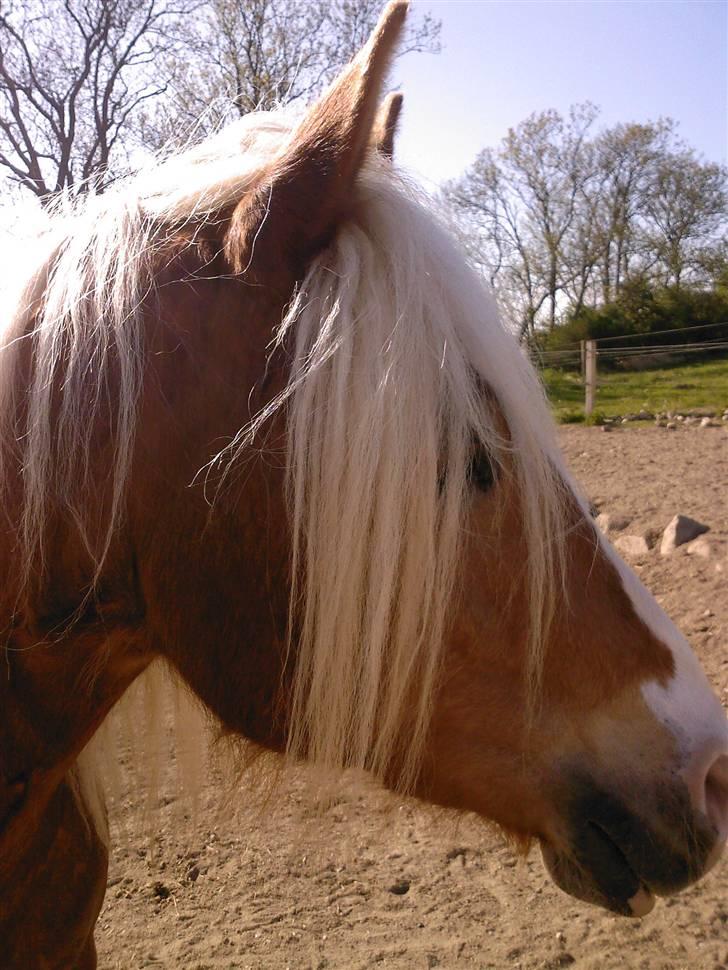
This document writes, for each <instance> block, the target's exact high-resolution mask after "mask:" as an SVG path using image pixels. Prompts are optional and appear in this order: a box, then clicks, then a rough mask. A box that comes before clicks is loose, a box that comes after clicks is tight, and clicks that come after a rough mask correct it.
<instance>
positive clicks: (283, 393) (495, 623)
mask: <svg viewBox="0 0 728 970" xmlns="http://www.w3.org/2000/svg"><path fill="white" fill-rule="evenodd" d="M406 7H407V5H406V3H404V2H399V0H396V2H393V3H391V4H390V5H389V6H388V7H387V8H386V10H385V12H384V14H383V16H382V19H381V21H380V23H379V25H378V27H377V28H376V30H375V32H374V34H373V35H372V38H371V39H370V41H369V43H368V44H367V46H366V47H365V48H364V49H363V50H362V52H361V53H360V54H359V55H358V57H357V58H356V59H355V60H354V61H353V62H352V63H351V65H350V66H349V67H348V68H347V69H346V70H345V71H344V72H343V74H342V75H341V76H340V77H339V78H338V79H337V80H336V81H335V82H334V84H333V86H332V87H331V88H330V89H329V91H328V92H327V93H326V94H325V95H324V96H323V98H322V99H321V100H320V101H319V102H318V103H317V104H315V105H314V106H313V107H312V108H311V109H310V110H309V111H308V113H307V114H306V115H305V117H304V118H303V120H302V121H300V122H299V123H298V124H295V125H291V123H290V122H289V121H287V120H286V119H285V118H284V119H282V120H281V119H280V118H279V117H278V116H277V115H273V116H252V117H249V118H247V119H243V120H242V122H240V123H239V124H238V125H235V126H233V127H232V128H230V129H228V130H226V131H224V132H222V133H221V134H220V135H219V136H217V137H216V138H214V139H212V141H210V142H208V143H205V144H204V145H202V146H200V147H198V148H195V149H192V150H190V151H188V152H187V153H183V154H181V155H180V156H179V157H176V158H172V159H170V160H168V161H167V162H163V163H161V164H160V165H159V166H158V167H157V168H156V169H154V170H152V172H151V173H148V174H147V175H144V176H140V177H139V178H137V179H135V180H133V181H131V182H129V183H128V184H126V185H120V186H119V187H117V188H115V189H112V190H111V191H110V192H109V193H108V194H107V195H105V196H103V197H101V199H99V200H91V201H90V202H88V203H87V204H85V208H83V209H82V210H80V212H79V214H78V216H77V218H76V221H75V222H72V223H71V225H70V230H68V232H67V235H66V236H65V238H64V241H62V242H61V243H60V244H59V247H58V249H57V250H56V252H55V255H54V256H53V258H52V260H51V261H50V262H49V263H48V265H47V266H46V268H45V270H44V273H43V274H42V276H36V277H35V278H34V286H35V288H36V290H37V289H38V288H39V286H40V289H41V291H42V293H41V296H40V297H39V298H36V299H34V300H32V301H30V303H29V308H26V309H25V310H24V311H23V312H22V313H21V314H19V315H18V316H17V318H16V321H15V324H14V328H13V327H11V331H10V336H11V338H15V339H13V340H11V341H9V342H8V346H7V348H6V352H5V360H4V362H3V368H4V370H3V372H2V384H3V386H2V394H3V397H2V400H1V401H0V404H1V405H2V412H3V414H2V420H3V429H2V430H3V438H2V441H3V456H4V463H3V474H4V479H5V481H4V484H5V492H6V495H7V502H6V508H7V510H8V516H9V518H10V521H11V528H10V532H9V535H10V536H11V539H4V540H3V541H4V542H5V544H6V548H5V550H4V560H5V561H6V562H7V563H9V565H7V566H6V567H5V573H6V580H7V582H6V585H5V590H6V592H5V599H4V601H3V602H5V603H6V606H7V610H6V612H7V614H8V623H11V620H10V618H11V617H12V623H11V625H12V633H11V638H15V640H17V642H18V643H20V642H21V641H22V642H23V643H26V644H27V642H29V641H28V637H31V639H32V642H33V643H35V644H36V645H37V644H42V643H45V644H46V645H47V644H48V643H49V642H51V643H52V649H51V650H45V651H42V650H38V649H36V650H22V651H21V650H20V649H18V650H17V651H14V652H9V653H8V655H7V656H8V657H9V658H10V659H9V663H10V666H11V667H12V676H11V677H9V678H8V680H7V683H6V684H5V685H4V688H3V689H6V690H9V691H13V690H14V691H15V695H14V700H13V703H15V704H16V707H18V709H23V710H24V712H26V713H27V715H28V717H29V718H30V720H31V721H32V720H33V711H34V706H33V705H34V704H35V703H36V700H35V699H37V698H39V697H42V700H43V703H42V710H43V716H42V717H39V718H36V721H35V722H34V723H33V726H32V732H34V733H33V738H34V740H33V744H32V745H31V744H27V745H25V746H23V744H21V743H20V741H19V740H18V738H19V732H18V731H15V734H14V735H13V738H12V739H11V741H12V744H11V743H10V742H9V743H8V745H6V748H7V749H8V750H11V749H12V750H13V751H15V752H16V754H14V755H13V758H14V759H15V761H18V769H17V771H16V770H15V769H14V771H13V773H12V778H11V777H10V775H9V774H8V773H7V772H6V777H7V778H8V780H9V782H12V783H13V784H15V785H16V787H17V786H18V785H20V788H19V789H18V791H16V790H15V789H13V793H11V794H12V798H11V799H10V802H9V804H11V809H12V810H11V812H10V816H11V818H10V822H9V823H8V824H9V825H10V826H11V827H12V825H15V829H14V830H13V831H15V830H17V831H21V830H22V833H24V834H23V836H22V838H18V839H17V840H16V841H14V842H13V841H12V840H11V841H10V843H9V845H10V849H11V850H13V849H14V848H15V849H16V850H17V852H20V849H18V846H22V852H25V851H26V848H27V842H28V838H30V836H31V835H32V833H33V832H34V831H35V829H34V828H33V826H34V825H36V823H37V819H38V804H40V803H39V802H37V803H36V804H35V807H33V799H32V797H31V795H32V792H33V791H34V790H35V789H34V788H33V776H34V772H35V773H36V774H37V773H38V771H37V769H36V768H34V764H37V763H40V762H42V763H43V764H44V765H45V764H47V763H48V762H49V760H50V761H54V762H55V763H56V764H60V765H62V766H63V770H62V771H61V772H60V774H59V773H58V772H56V775H53V776H52V777H53V778H54V779H55V781H54V782H53V784H50V783H48V784H46V787H45V789H44V790H45V792H46V794H45V795H44V798H45V801H44V802H43V803H42V804H43V805H49V804H50V799H52V797H53V792H54V791H55V790H56V789H58V786H60V785H62V784H65V783H64V782H63V777H64V774H63V773H64V772H65V771H66V770H67V767H68V765H70V764H72V762H73V759H74V758H75V756H76V755H77V754H78V752H79V750H80V748H81V747H82V746H83V745H84V744H85V743H86V741H87V739H88V737H89V736H90V734H92V733H93V731H94V730H95V728H96V727H97V725H98V723H99V722H100V720H102V719H103V717H104V716H105V714H106V712H107V711H108V710H109V708H110V707H111V706H112V705H113V703H114V702H115V701H116V699H117V698H118V697H119V696H120V695H121V694H122V693H123V692H124V690H125V689H126V687H127V686H128V684H129V683H130V682H131V681H132V680H133V679H134V678H135V677H136V676H137V675H138V674H139V672H140V671H141V670H143V669H144V667H146V665H147V664H148V663H149V662H150V661H151V660H152V659H154V658H158V657H161V658H163V659H164V660H166V661H167V663H168V664H169V665H171V666H172V667H174V668H175V669H176V670H177V671H178V672H179V674H180V675H181V677H182V678H183V679H184V680H185V681H186V682H187V684H188V685H189V686H190V687H191V688H192V690H193V691H194V692H195V693H196V694H197V695H198V696H199V697H200V698H201V699H202V701H203V702H204V703H205V704H206V705H207V707H208V708H209V709H210V711H212V712H213V713H214V714H215V715H216V717H217V718H218V719H219V721H220V722H221V723H222V725H223V726H224V728H225V729H227V730H229V731H232V732H235V733H237V734H240V735H242V736H243V737H246V738H248V739H250V740H251V741H254V742H255V743H257V744H258V745H261V746H263V747H266V748H269V749H271V750H274V751H278V752H286V751H287V752H288V754H289V756H290V757H292V758H304V759H308V760H310V761H312V762H314V763H317V764H321V765H324V766H326V767H330V768H334V769H339V768H343V767H348V766H354V767H359V768H364V769H366V770H368V771H371V772H372V773H374V774H375V775H376V776H377V777H379V778H381V779H382V780H383V781H384V782H385V783H386V784H388V785H389V786H390V787H392V788H395V789H397V790H404V791H408V792H411V793H413V794H415V795H416V796H418V797H420V798H423V799H425V800H428V801H431V802H435V803H438V804H441V805H445V806H452V807H455V808H458V809H466V810H471V811H474V812H477V813H479V814H480V815H482V816H483V817H485V818H488V819H492V820H494V821H495V822H497V823H498V824H499V825H500V826H502V828H503V829H504V830H505V831H507V832H509V833H511V834H512V835H514V836H515V837H516V838H517V839H518V840H521V841H522V842H524V843H527V842H528V841H530V840H533V839H537V840H539V841H540V843H541V845H542V848H543V853H544V858H545V861H546V864H547V866H548V868H549V870H550V872H551V874H552V876H553V878H554V879H555V881H556V882H557V883H558V884H559V885H560V886H562V887H563V888H564V889H566V890H567V891H568V892H570V893H572V894H573V895H575V896H578V897H579V898H582V899H586V900H589V901H592V902H596V903H599V904H601V905H603V906H606V907H608V908H609V909H611V910H613V911H615V912H619V913H624V914H628V915H629V914H639V915H641V914H643V913H645V912H646V911H647V910H648V909H649V908H650V907H651V905H652V904H653V899H654V896H655V895H656V894H657V895H660V894H669V893H672V892H675V891H677V890H679V889H681V888H682V887H684V886H685V885H687V884H689V883H690V882H692V881H694V880H695V879H697V878H698V877H700V876H701V875H702V874H703V873H704V872H706V871H707V869H709V868H710V866H711V865H712V864H713V862H714V861H715V860H716V858H717V857H718V855H719V853H720V851H721V848H722V845H723V843H724V841H725V839H726V835H728V727H727V724H726V718H725V715H724V712H723V710H722V707H721V705H720V703H719V701H718V700H717V698H716V697H715V696H714V694H713V692H712V691H711V689H710V687H709V685H708V683H707V680H706V678H705V676H704V674H703V673H702V671H701V669H700V666H699V664H698V661H697V660H696V658H695V657H694V655H693V653H692V652H691V650H690V647H689V646H688V644H687V643H686V641H685V639H684V638H683V637H682V635H681V634H680V633H679V632H678V631H677V629H676V628H675V627H674V626H673V625H672V623H671V622H670V621H669V620H668V619H667V617H666V616H665V615H664V613H663V612H662V610H661V608H660V607H659V606H658V605H657V603H656V602H655V600H654V599H653V598H652V597H651V596H650V594H649V593H648V592H647V591H646V590H645V589H644V588H643V586H642V585H641V584H640V582H639V580H638V579H637V577H636V576H635V575H634V574H633V573H632V572H631V570H629V569H628V567H627V566H626V565H624V564H623V563H622V562H621V561H620V560H619V559H618V558H617V556H616V555H615V553H614V551H613V550H612V549H611V547H610V546H609V544H608V543H607V541H606V540H605V539H604V538H603V537H602V536H601V535H600V534H599V532H598V530H597V529H596V528H595V526H594V524H593V522H592V520H591V517H590V515H589V512H588V509H587V507H586V505H585V503H584V501H583V500H582V499H581V498H580V497H579V495H578V490H577V489H576V487H575V486H574V485H573V483H572V482H571V479H570V477H569V474H568V472H567V470H566V469H565V468H564V466H563V463H562V459H561V457H560V454H559V451H558V448H557V446H556V444H555V440H554V436H553V429H552V427H551V421H550V418H549V415H548V410H547V405H546V402H545V400H544V397H543V393H542V390H541V388H540V385H539V383H538V380H537V378H536V377H535V375H534V374H533V372H532V370H531V368H530V365H529V364H528V363H527V361H526V360H525V358H524V356H523V355H522V353H521V351H520V349H519V348H518V346H517V345H516V343H515V341H514V340H513V339H512V338H511V336H510V335H509V334H508V333H507V332H506V331H505V330H504V329H503V327H502V326H501V324H500V323H499V320H498V314H497V311H496V309H495V305H494V302H493V300H492V297H491V296H490V294H489V293H488V292H487V290H486V289H485V288H484V287H483V285H482V283H481V281H480V280H479V279H478V277H477V276H476V274H475V273H474V272H473V271H472V270H471V268H470V267H469V266H468V265H467V262H466V260H465V258H464V257H463V255H462V254H461V252H460V250H459V248H458V246H457V244H456V243H455V242H454V241H453V239H452V237H451V235H450V234H449V232H448V231H447V229H446V228H445V227H444V226H443V224H442V222H441V221H440V220H439V219H437V218H436V217H435V216H434V215H433V213H432V211H431V210H432V203H431V201H430V200H427V199H423V198H422V197H421V195H420V194H419V193H418V192H417V190H415V189H413V188H412V187H411V186H410V185H409V184H408V183H407V182H406V181H405V180H404V179H402V177H401V176H399V175H398V174H397V172H396V169H395V167H394V166H393V164H392V159H391V155H392V152H393V140H394V133H395V128H396V122H397V116H398V114H399V110H400V107H401V99H400V98H399V97H397V96H395V97H392V98H389V99H388V100H387V101H385V103H384V106H383V107H382V108H380V98H381V94H382V87H383V84H384V79H385V77H386V74H387V70H388V67H389V65H390V62H391V59H392V57H393V53H394V51H395V48H396V45H397V42H398V39H399V37H400V34H401V31H402V28H403V24H404V22H405V17H406ZM39 280H41V283H40V284H39V282H38V281H39ZM41 284H42V285H41ZM13 556H15V557H16V558H14V559H13V558H12V557H13ZM18 556H19V559H20V568H19V567H18V565H17V557H18ZM11 560H12V562H11ZM29 631H30V632H29ZM23 638H25V639H23ZM15 640H14V641H13V642H15ZM49 657H51V659H52V663H50V661H49ZM64 665H65V666H64ZM59 671H60V673H59ZM59 676H62V677H63V678H65V679H63V680H62V681H60V682H61V683H63V684H64V685H65V686H64V690H63V691H62V692H60V693H59V692H58V691H57V689H56V690H55V693H54V685H57V684H58V683H59V681H58V677H59ZM71 685H76V689H77V692H79V693H81V694H83V696H84V697H86V698H87V700H86V701H84V703H83V704H80V705H78V706H74V707H73V710H72V712H71V713H69V704H68V692H69V691H71V689H72V688H71ZM18 698H21V701H22V703H21V701H19V700H18ZM88 698H91V699H92V700H93V703H91V701H90V700H88ZM24 716H25V715H24ZM30 730H31V729H30V728H28V731H30ZM43 732H45V734H44V733H43ZM11 733H12V732H11ZM25 734H27V732H25V733H24V736H25ZM16 735H17V737H16ZM41 736H44V737H45V736H47V745H48V751H52V753H53V758H50V755H48V757H41V755H39V754H38V751H39V750H40V749H42V747H43V745H42V743H41V741H38V738H41ZM18 745H20V746H18ZM13 746H14V747H13ZM4 750H5V748H3V751H4ZM17 752H20V754H18V753H17ZM41 754H42V751H41ZM21 755H22V757H21ZM3 757H8V758H9V757H10V756H9V755H7V756H6V755H5V754H4V755H3ZM23 759H24V760H23ZM21 762H22V763H21ZM43 770H44V771H45V772H46V773H45V775H44V777H45V778H46V779H48V778H50V777H51V775H49V774H48V771H47V770H46V768H44V769H43ZM13 779H14V781H13ZM17 779H21V781H20V782H18V780H17ZM54 786H55V787H54ZM59 790H60V789H59ZM9 797H10V796H9ZM64 804H65V803H64ZM24 819H25V821H23V820H24ZM34 819H35V820H36V821H33V820H34ZM29 820H30V821H29ZM23 826H24V827H23ZM8 831H9V829H8ZM3 837H5V836H3ZM77 842H78V839H77ZM6 843H7V838H6ZM16 854H17V853H16ZM94 892H95V890H94Z"/></svg>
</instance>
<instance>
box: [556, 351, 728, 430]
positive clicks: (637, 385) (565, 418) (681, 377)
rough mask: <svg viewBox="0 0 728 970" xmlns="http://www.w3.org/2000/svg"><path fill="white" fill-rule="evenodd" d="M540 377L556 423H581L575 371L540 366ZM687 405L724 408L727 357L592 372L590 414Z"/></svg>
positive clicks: (612, 414) (581, 403)
mask: <svg viewBox="0 0 728 970" xmlns="http://www.w3.org/2000/svg"><path fill="white" fill-rule="evenodd" d="M542 378H543V381H544V384H545V386H546V392H547V394H548V396H549V399H550V401H551V404H552V406H553V409H554V414H555V415H556V419H557V420H558V421H560V422H562V423H576V422H580V421H583V420H584V386H583V384H582V381H581V377H580V375H579V374H578V373H571V372H568V371H557V370H552V369H551V368H546V369H545V370H544V371H542ZM691 408H713V409H715V410H716V411H723V410H724V409H725V408H728V357H726V358H725V359H721V360H710V361H702V362H701V363H696V364H690V365H687V366H683V367H669V368H662V369H657V368H655V369H654V370H640V371H611V372H608V371H605V372H602V373H600V374H599V376H598V386H597V395H596V403H595V416H596V415H598V416H599V417H602V416H603V417H616V416H618V415H624V414H630V413H635V412H637V411H641V410H642V409H644V410H646V411H651V412H653V413H654V412H655V411H677V412H680V411H689V410H690V409H691ZM592 423H594V421H592Z"/></svg>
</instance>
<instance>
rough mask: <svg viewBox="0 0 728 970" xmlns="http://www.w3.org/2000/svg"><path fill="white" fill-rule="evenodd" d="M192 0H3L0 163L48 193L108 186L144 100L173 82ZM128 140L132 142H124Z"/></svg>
mask: <svg viewBox="0 0 728 970" xmlns="http://www.w3.org/2000/svg"><path fill="white" fill-rule="evenodd" d="M189 8H190V3H189V0H178V2H177V4H176V5H175V4H173V3H172V2H170V0H42V2H30V3H28V2H23V0H20V2H18V0H0V166H1V167H2V168H4V170H5V172H6V174H8V175H9V176H10V178H11V179H12V180H14V181H15V182H17V183H18V184H20V185H21V186H23V187H24V188H26V189H29V190H30V191H31V192H33V193H35V195H37V196H39V197H40V198H41V200H44V199H47V198H48V197H49V196H50V195H52V194H53V193H55V192H58V191H60V190H62V189H69V188H71V189H72V188H78V187H79V186H88V185H90V184H93V185H94V186H95V187H96V188H99V187H100V186H101V184H102V183H103V180H104V178H105V177H106V173H107V171H108V170H109V168H110V166H111V165H112V163H114V162H116V163H118V161H119V159H120V158H121V157H123V156H124V154H125V152H127V151H128V148H129V143H128V141H125V138H126V136H127V135H128V134H129V132H130V130H131V122H132V120H133V118H134V116H135V114H137V113H138V112H139V111H140V109H141V107H142V105H143V104H144V103H145V102H147V101H149V100H150V99H153V98H156V97H158V96H159V95H160V94H162V93H163V92H164V90H165V88H166V83H165V81H164V80H162V81H160V80H159V75H158V73H157V71H156V70H155V64H157V63H158V59H159V58H160V57H161V56H165V55H166V56H168V57H169V56H171V55H172V54H173V53H174V52H175V50H177V48H178V42H177V41H175V40H174V39H173V37H174V31H173V30H172V25H173V24H174V23H175V21H176V20H177V17H178V16H179V14H180V13H182V12H184V11H185V10H186V9H187V10H189ZM123 142H124V143H123Z"/></svg>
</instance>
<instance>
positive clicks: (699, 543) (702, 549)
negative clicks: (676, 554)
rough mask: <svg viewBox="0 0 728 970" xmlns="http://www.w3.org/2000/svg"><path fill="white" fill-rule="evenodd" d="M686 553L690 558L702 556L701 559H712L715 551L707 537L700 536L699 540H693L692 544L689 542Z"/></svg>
mask: <svg viewBox="0 0 728 970" xmlns="http://www.w3.org/2000/svg"><path fill="white" fill-rule="evenodd" d="M685 552H687V554H688V555H689V556H700V558H701V559H710V557H711V555H712V553H713V549H712V547H711V545H710V543H709V542H708V540H707V539H706V538H705V536H700V537H699V538H698V539H693V541H692V542H688V544H687V548H686V549H685Z"/></svg>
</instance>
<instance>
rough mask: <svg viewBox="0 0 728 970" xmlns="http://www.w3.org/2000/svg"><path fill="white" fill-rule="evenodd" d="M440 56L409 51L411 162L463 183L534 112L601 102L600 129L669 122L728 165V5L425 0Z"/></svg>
mask: <svg viewBox="0 0 728 970" xmlns="http://www.w3.org/2000/svg"><path fill="white" fill-rule="evenodd" d="M413 10H421V11H429V12H430V13H432V14H433V15H434V16H435V17H437V18H439V19H440V20H441V21H442V35H441V39H442V47H443V50H442V52H441V53H440V54H437V55H432V54H417V53H413V54H407V55H405V56H404V57H403V58H401V59H400V60H399V61H398V62H397V64H396V65H395V68H394V70H393V72H392V81H393V82H394V84H395V85H396V86H397V87H399V88H400V89H401V90H402V91H403V92H404V114H403V117H402V122H401V129H400V137H399V140H398V143H397V158H398V160H399V162H400V163H401V164H404V165H405V166H406V167H407V168H409V169H410V170H412V171H413V172H415V173H416V174H418V175H419V176H420V177H421V178H422V179H423V180H424V181H426V182H428V183H431V184H432V183H434V184H438V183H441V182H442V181H444V180H446V179H449V178H454V177H456V176H457V175H459V174H460V173H461V172H462V171H463V170H464V169H465V168H466V167H467V166H468V165H469V164H470V163H471V162H472V161H473V159H474V158H475V156H476V155H477V153H478V152H479V151H480V150H481V149H482V148H485V147H486V146H495V145H497V144H498V143H499V141H500V140H501V139H502V138H503V136H504V135H505V134H506V132H507V131H508V128H509V127H511V126H514V125H516V124H518V122H519V121H522V120H523V119H524V118H526V117H527V116H528V115H529V114H531V113H532V112H534V111H541V110H544V109H547V108H556V109H558V110H560V111H562V112H566V111H567V110H568V108H569V106H570V105H571V104H574V103H577V102H582V101H591V102H593V103H594V104H596V105H598V106H599V107H601V109H602V114H601V118H600V121H599V124H601V125H604V126H607V125H611V124H614V123H616V122H619V121H647V120H649V119H656V118H658V117H660V116H663V117H664V116H669V117H672V118H674V119H675V120H676V121H678V122H679V131H680V133H681V135H682V137H683V138H685V139H686V140H687V141H688V142H689V143H690V144H691V145H693V146H694V147H695V148H696V149H697V150H698V152H699V153H700V154H701V155H703V156H704V157H705V158H706V159H708V160H710V161H716V162H721V163H726V161H728V2H726V0H560V2H557V0H419V2H416V0H415V3H414V4H413Z"/></svg>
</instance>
